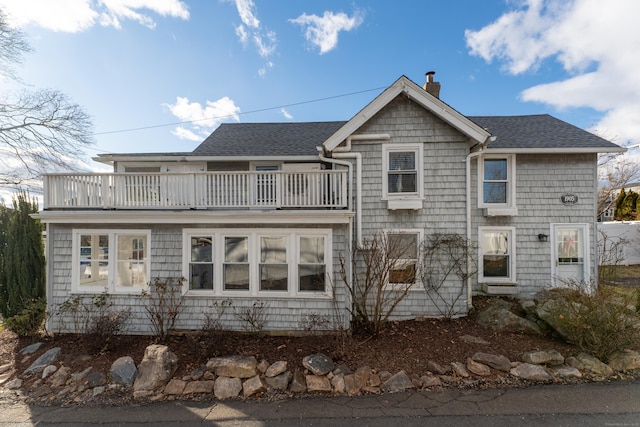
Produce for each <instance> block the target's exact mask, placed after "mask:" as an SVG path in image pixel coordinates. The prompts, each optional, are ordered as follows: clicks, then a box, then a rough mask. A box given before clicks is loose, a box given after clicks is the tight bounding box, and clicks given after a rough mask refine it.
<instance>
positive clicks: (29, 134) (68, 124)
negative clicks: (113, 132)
mask: <svg viewBox="0 0 640 427" xmlns="http://www.w3.org/2000/svg"><path fill="white" fill-rule="evenodd" d="M30 50H31V48H30V46H29V43H28V42H27V40H26V37H25V34H24V33H23V32H21V31H19V30H17V29H15V28H12V27H11V26H10V25H9V24H8V22H7V19H6V15H5V14H4V12H2V11H1V10H0V77H4V78H9V79H12V80H14V81H16V82H19V83H21V82H20V80H19V78H18V77H17V76H16V74H15V70H14V67H13V66H14V65H15V64H19V63H20V62H21V61H22V56H23V54H25V53H27V52H29V51H30ZM91 129H92V122H91V118H90V117H89V115H88V114H87V113H86V112H85V111H84V110H83V109H82V108H81V107H80V106H79V105H78V104H75V103H73V102H71V101H70V100H69V99H68V98H67V97H66V96H65V95H64V94H63V93H61V92H58V91H55V90H50V89H39V90H26V89H25V90H22V91H20V92H18V93H4V94H2V95H1V96H0V185H15V186H29V187H37V186H38V183H37V180H38V178H39V176H40V175H41V174H42V173H43V172H45V171H50V170H51V169H54V168H64V169H73V168H72V166H71V165H72V163H74V162H75V161H77V160H78V158H81V157H83V154H84V153H83V151H82V149H83V148H84V147H86V146H88V145H90V144H91V143H92V142H93V139H92V135H91Z"/></svg>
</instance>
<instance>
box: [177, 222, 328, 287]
mask: <svg viewBox="0 0 640 427" xmlns="http://www.w3.org/2000/svg"><path fill="white" fill-rule="evenodd" d="M331 241H332V239H331V230H329V229H283V230H276V229H270V230H264V229H262V230H259V229H255V230H251V231H248V232H246V231H243V233H241V234H239V233H238V230H237V229H212V230H204V229H192V230H185V231H184V237H183V242H184V245H185V250H184V255H183V256H184V260H185V261H184V264H183V270H184V271H185V274H188V276H185V277H189V280H188V281H187V282H188V283H186V284H185V291H187V292H192V293H193V294H207V295H221V296H224V295H229V296H245V295H246V296H252V297H269V296H291V297H300V296H305V297H306V296H311V297H313V296H328V295H329V292H330V287H329V285H328V283H329V281H328V278H329V276H330V274H331V263H330V261H331V259H332V258H331V254H332V248H331Z"/></svg>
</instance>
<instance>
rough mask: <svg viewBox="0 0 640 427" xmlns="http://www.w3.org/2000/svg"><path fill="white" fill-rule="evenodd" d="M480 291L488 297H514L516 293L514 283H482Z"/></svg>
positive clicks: (516, 288)
mask: <svg viewBox="0 0 640 427" xmlns="http://www.w3.org/2000/svg"><path fill="white" fill-rule="evenodd" d="M482 290H483V291H484V292H485V293H486V294H489V295H514V294H517V293H518V285H517V284H516V283H502V284H499V283H483V284H482Z"/></svg>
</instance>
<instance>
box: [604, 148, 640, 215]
mask: <svg viewBox="0 0 640 427" xmlns="http://www.w3.org/2000/svg"><path fill="white" fill-rule="evenodd" d="M637 180H640V163H638V162H637V161H634V160H633V159H631V158H629V157H628V156H625V155H623V154H620V153H615V154H605V155H601V156H600V157H599V158H598V181H599V185H598V207H597V209H598V210H597V215H598V218H600V217H602V215H603V214H604V213H605V212H606V211H607V210H608V209H610V208H612V207H614V206H615V203H616V197H617V195H618V193H619V192H620V190H621V189H622V188H623V187H625V186H626V185H628V184H630V183H633V182H635V181H637Z"/></svg>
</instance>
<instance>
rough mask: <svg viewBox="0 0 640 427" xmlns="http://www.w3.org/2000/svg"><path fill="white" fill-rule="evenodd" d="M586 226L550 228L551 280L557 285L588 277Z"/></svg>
mask: <svg viewBox="0 0 640 427" xmlns="http://www.w3.org/2000/svg"><path fill="white" fill-rule="evenodd" d="M587 229H588V225H587V224H554V225H553V226H552V232H553V241H552V257H553V278H554V282H555V283H556V284H557V285H561V284H563V283H567V282H568V281H576V282H580V281H582V280H584V279H585V278H587V276H588V267H589V264H588V249H587V248H588V245H587Z"/></svg>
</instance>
